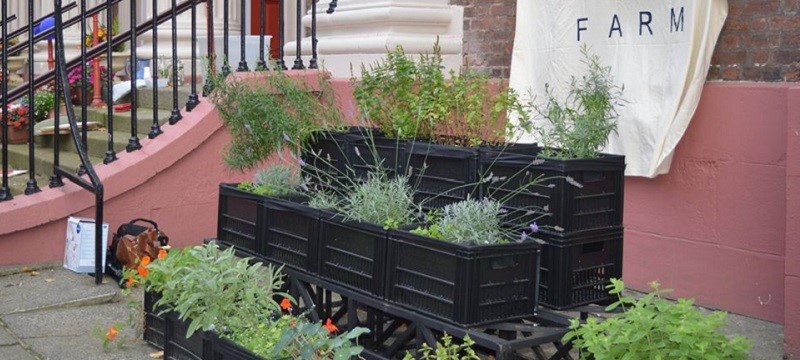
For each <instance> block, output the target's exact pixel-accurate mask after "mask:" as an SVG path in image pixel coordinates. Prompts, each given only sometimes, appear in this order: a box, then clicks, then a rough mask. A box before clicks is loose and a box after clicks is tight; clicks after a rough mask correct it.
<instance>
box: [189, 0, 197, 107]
mask: <svg viewBox="0 0 800 360" xmlns="http://www.w3.org/2000/svg"><path fill="white" fill-rule="evenodd" d="M191 86H192V92H191V94H189V100H188V101H186V111H192V110H194V108H195V107H196V106H197V104H199V103H200V100H199V99H198V97H197V0H192V84H191Z"/></svg>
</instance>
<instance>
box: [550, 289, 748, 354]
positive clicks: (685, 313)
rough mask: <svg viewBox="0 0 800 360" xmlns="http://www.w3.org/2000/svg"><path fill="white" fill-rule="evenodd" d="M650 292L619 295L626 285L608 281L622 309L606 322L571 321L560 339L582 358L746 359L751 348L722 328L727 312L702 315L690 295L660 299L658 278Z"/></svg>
mask: <svg viewBox="0 0 800 360" xmlns="http://www.w3.org/2000/svg"><path fill="white" fill-rule="evenodd" d="M650 287H651V288H652V289H653V291H652V292H650V293H649V294H647V295H645V296H643V297H642V298H640V299H638V300H636V299H633V298H631V297H629V296H625V295H623V291H624V290H625V285H624V284H623V282H622V281H621V280H618V279H611V285H608V286H607V288H608V289H610V290H609V293H610V294H613V295H616V296H617V299H618V300H617V301H616V302H614V303H613V304H611V305H609V306H608V307H607V308H606V309H607V310H608V311H610V310H614V309H616V308H618V307H621V308H622V309H623V313H622V314H620V315H618V316H615V317H612V318H610V319H607V320H604V321H597V320H596V319H594V318H590V319H588V320H587V321H586V323H584V324H581V323H580V321H578V320H571V324H570V331H569V332H568V333H567V334H566V335H565V336H564V341H572V343H573V344H574V346H575V347H576V348H578V349H581V359H596V360H605V359H608V360H610V359H697V360H700V359H704V360H705V359H719V360H722V359H734V360H736V359H746V358H747V353H748V351H749V348H750V343H749V342H748V340H747V339H746V338H744V337H742V336H733V337H728V336H726V335H725V334H723V333H721V332H720V329H721V328H722V327H723V326H724V324H725V317H726V315H727V314H726V313H725V312H722V311H715V312H713V313H711V314H709V315H703V314H702V313H701V312H700V311H699V310H698V309H696V308H695V307H694V301H693V300H691V299H678V300H677V301H676V302H672V301H670V300H667V299H664V298H662V297H661V294H663V293H665V292H666V290H661V288H660V285H659V283H658V282H652V283H650Z"/></svg>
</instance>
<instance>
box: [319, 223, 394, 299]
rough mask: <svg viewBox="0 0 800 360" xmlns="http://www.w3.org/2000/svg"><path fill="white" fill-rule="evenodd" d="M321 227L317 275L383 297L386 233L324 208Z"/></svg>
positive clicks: (379, 228)
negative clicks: (325, 210) (345, 219)
mask: <svg viewBox="0 0 800 360" xmlns="http://www.w3.org/2000/svg"><path fill="white" fill-rule="evenodd" d="M320 226H321V230H320V231H321V232H320V239H319V266H320V267H319V275H320V277H322V278H324V279H327V280H331V281H334V282H337V283H339V284H341V285H344V286H347V287H349V288H351V289H353V290H357V291H360V292H363V293H366V294H370V295H373V296H376V297H378V298H383V291H384V284H385V279H384V269H385V265H386V243H387V241H388V232H387V231H386V230H384V229H383V228H382V227H380V226H377V225H373V224H368V223H359V222H345V221H344V219H343V218H342V217H341V216H339V215H332V214H331V213H328V212H324V211H323V212H321V213H320Z"/></svg>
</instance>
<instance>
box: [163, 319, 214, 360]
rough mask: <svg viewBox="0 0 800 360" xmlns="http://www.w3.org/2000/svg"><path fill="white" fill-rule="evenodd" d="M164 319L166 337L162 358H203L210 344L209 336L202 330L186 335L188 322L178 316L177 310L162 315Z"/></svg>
mask: <svg viewBox="0 0 800 360" xmlns="http://www.w3.org/2000/svg"><path fill="white" fill-rule="evenodd" d="M164 319H165V320H166V325H167V328H166V337H165V342H164V359H166V360H202V359H205V358H206V356H205V354H207V353H208V352H209V351H210V347H211V346H212V344H211V341H210V339H209V336H208V334H207V333H206V332H204V331H202V330H198V331H196V332H195V333H194V334H192V336H190V337H188V338H187V337H186V330H187V329H189V322H188V321H185V320H181V319H179V318H178V313H177V312H174V311H173V312H169V313H167V314H165V315H164Z"/></svg>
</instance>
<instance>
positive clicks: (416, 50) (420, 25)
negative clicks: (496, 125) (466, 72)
mask: <svg viewBox="0 0 800 360" xmlns="http://www.w3.org/2000/svg"><path fill="white" fill-rule="evenodd" d="M326 10H327V2H320V3H318V8H317V38H318V51H317V52H318V58H319V60H318V63H319V64H320V66H321V67H322V66H324V67H325V69H327V70H328V71H330V72H331V73H332V74H333V75H334V76H335V77H349V76H350V75H351V71H350V69H351V68H352V69H353V71H354V72H355V74H353V75H356V76H357V77H358V76H360V72H359V69H360V67H361V65H362V64H364V65H369V64H372V63H375V62H377V61H379V60H381V59H383V58H384V56H385V54H386V49H394V48H395V47H396V46H397V45H402V46H403V49H404V50H405V52H406V53H407V54H421V53H430V52H431V51H432V50H433V45H434V43H435V42H436V40H437V38H438V40H439V46H440V47H441V53H442V57H443V59H444V65H445V67H446V68H447V69H458V67H459V66H460V65H461V63H462V41H463V40H462V39H463V15H464V14H463V8H462V7H460V6H454V5H449V4H448V0H340V1H339V4H338V7H337V8H336V11H335V12H334V13H333V14H327V13H326V12H325V11H326ZM287 19H288V20H287V21H289V22H294V21H295V20H294V19H295V18H294V15H293V14H292V15H289V17H288V18H287ZM303 24H304V25H305V26H306V34H307V35H310V34H311V31H310V29H309V28H310V26H311V13H310V11H309V12H308V13H307V14H306V15H305V16H304V17H303ZM287 38H288V37H287ZM301 45H302V54H303V59H304V61H305V65H306V66H308V60H309V59H310V58H311V38H310V36H306V37H304V38H303V40H302V43H301ZM284 50H285V54H286V57H285V58H284V59H285V61H286V64H287V66H289V67H291V64H292V63H293V62H294V57H295V56H296V55H295V54H296V43H295V42H287V44H286V46H285V47H284ZM351 66H352V67H351Z"/></svg>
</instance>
